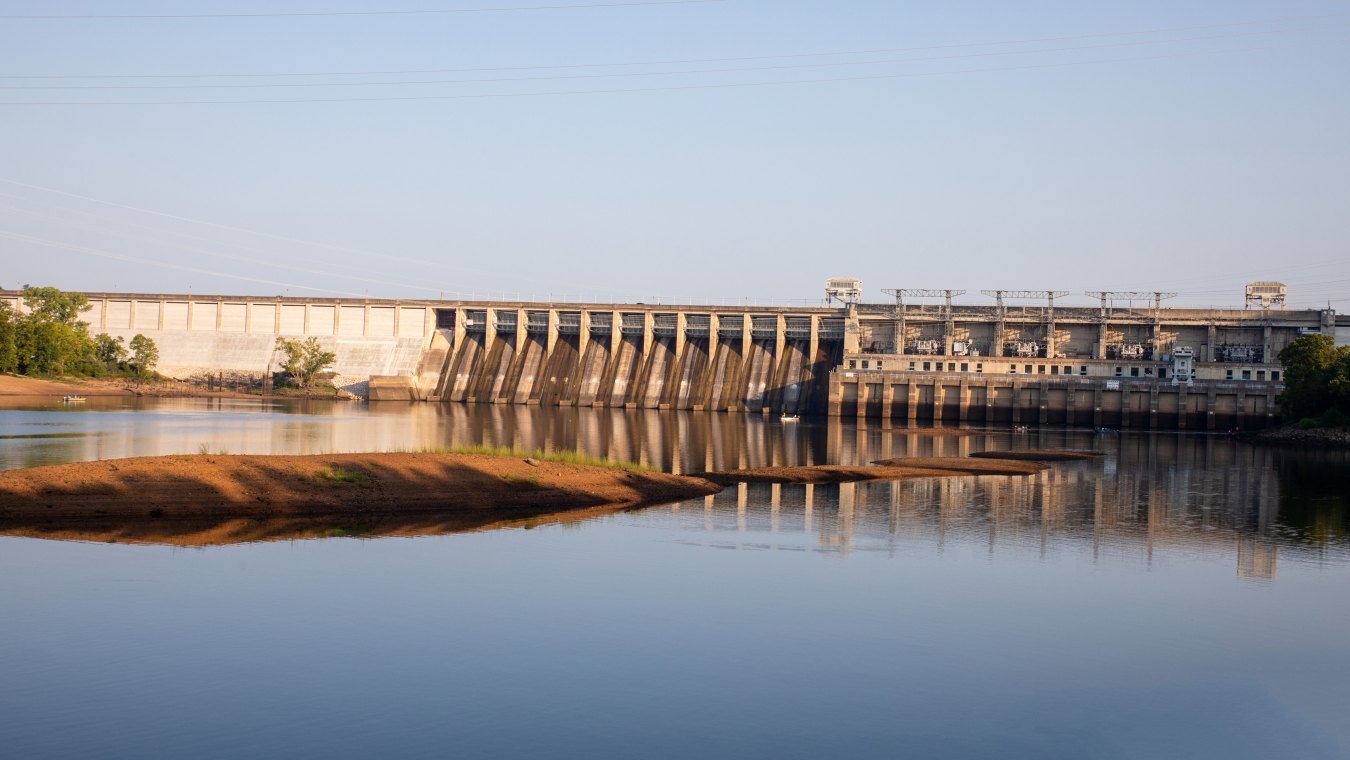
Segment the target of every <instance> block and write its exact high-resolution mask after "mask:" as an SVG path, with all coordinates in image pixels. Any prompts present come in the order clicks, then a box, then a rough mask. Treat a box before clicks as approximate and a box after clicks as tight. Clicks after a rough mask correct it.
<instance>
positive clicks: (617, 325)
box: [609, 311, 623, 361]
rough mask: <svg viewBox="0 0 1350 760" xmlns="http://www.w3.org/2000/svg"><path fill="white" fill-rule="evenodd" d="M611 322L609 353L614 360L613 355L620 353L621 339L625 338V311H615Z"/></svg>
mask: <svg viewBox="0 0 1350 760" xmlns="http://www.w3.org/2000/svg"><path fill="white" fill-rule="evenodd" d="M609 324H610V328H609V355H610V357H611V361H612V357H615V356H618V355H619V341H621V340H623V312H619V311H616V312H614V316H612V317H610V323H609Z"/></svg>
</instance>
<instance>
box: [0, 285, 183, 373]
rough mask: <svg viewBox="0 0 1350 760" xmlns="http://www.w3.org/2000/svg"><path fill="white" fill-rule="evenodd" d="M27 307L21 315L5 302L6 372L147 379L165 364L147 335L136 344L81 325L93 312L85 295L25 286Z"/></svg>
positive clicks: (0, 338)
mask: <svg viewBox="0 0 1350 760" xmlns="http://www.w3.org/2000/svg"><path fill="white" fill-rule="evenodd" d="M23 304H24V307H25V310H24V311H19V310H16V309H14V308H13V307H11V306H10V305H9V304H7V303H0V372H8V373H11V374H19V375H43V376H62V375H75V376H80V377H104V376H107V375H135V376H137V377H145V376H147V375H149V374H151V373H152V372H153V371H154V368H155V365H156V364H157V363H158V362H159V347H158V346H156V345H155V342H154V341H153V340H151V339H150V338H147V337H146V336H144V335H140V334H137V335H136V336H135V337H133V338H132V339H131V341H130V343H126V342H124V341H123V340H122V338H114V337H112V336H111V335H108V334H107V333H99V334H98V335H90V334H89V325H87V324H85V323H84V322H81V321H80V314H82V313H84V312H86V311H88V310H89V308H90V306H89V299H88V298H86V297H85V296H84V294H82V293H67V292H64V291H61V290H58V289H57V288H52V287H33V286H31V285H25V286H24V288H23Z"/></svg>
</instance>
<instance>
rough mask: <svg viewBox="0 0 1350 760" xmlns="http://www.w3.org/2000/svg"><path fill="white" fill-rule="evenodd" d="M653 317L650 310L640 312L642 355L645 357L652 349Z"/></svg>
mask: <svg viewBox="0 0 1350 760" xmlns="http://www.w3.org/2000/svg"><path fill="white" fill-rule="evenodd" d="M653 324H654V319H653V317H652V313H651V311H650V310H649V311H645V312H643V313H642V355H643V356H644V357H645V356H646V355H647V352H649V351H651V350H652V325H653Z"/></svg>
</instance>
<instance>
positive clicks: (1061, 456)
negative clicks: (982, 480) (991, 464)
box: [971, 449, 1105, 462]
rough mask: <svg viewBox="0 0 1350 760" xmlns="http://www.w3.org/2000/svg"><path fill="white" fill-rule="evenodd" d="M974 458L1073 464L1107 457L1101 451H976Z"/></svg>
mask: <svg viewBox="0 0 1350 760" xmlns="http://www.w3.org/2000/svg"><path fill="white" fill-rule="evenodd" d="M971 456H972V457H979V458H984V459H1016V460H1026V461H1032V462H1071V461H1075V460H1081V459H1096V458H1097V457H1101V456H1105V453H1104V452H1101V451H1082V450H1079V449H1018V450H1017V451H976V452H974V453H973V454H971Z"/></svg>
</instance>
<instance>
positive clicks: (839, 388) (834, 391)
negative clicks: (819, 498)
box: [828, 373, 844, 461]
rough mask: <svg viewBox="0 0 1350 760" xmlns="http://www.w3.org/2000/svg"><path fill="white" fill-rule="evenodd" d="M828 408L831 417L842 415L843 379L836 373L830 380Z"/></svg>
mask: <svg viewBox="0 0 1350 760" xmlns="http://www.w3.org/2000/svg"><path fill="white" fill-rule="evenodd" d="M828 408H829V414H830V416H831V417H838V416H840V415H841V414H843V413H844V378H843V375H842V374H839V373H836V374H835V375H833V376H832V377H831V378H830V399H829V404H828ZM830 427H832V428H835V429H838V428H839V427H840V426H839V425H831V426H830ZM832 440H833V439H832ZM831 461H833V460H831Z"/></svg>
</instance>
